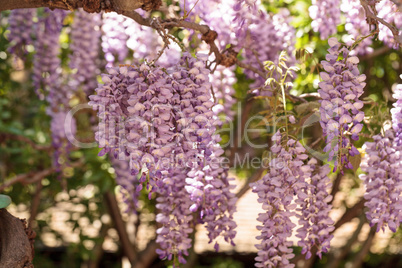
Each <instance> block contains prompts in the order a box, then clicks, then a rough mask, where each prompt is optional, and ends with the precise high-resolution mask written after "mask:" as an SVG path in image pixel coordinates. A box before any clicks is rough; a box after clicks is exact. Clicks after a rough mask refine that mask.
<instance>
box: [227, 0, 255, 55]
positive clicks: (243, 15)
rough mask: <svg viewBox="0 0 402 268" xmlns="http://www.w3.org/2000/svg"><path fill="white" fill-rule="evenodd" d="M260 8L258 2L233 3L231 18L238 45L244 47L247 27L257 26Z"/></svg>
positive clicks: (241, 0)
mask: <svg viewBox="0 0 402 268" xmlns="http://www.w3.org/2000/svg"><path fill="white" fill-rule="evenodd" d="M260 7H261V1H260V0H239V1H235V4H234V6H233V10H234V11H235V16H234V18H233V24H234V30H235V34H236V38H237V39H238V45H239V46H240V47H241V46H244V41H245V40H246V38H247V34H248V33H247V32H248V27H249V26H250V25H252V24H258V23H259V19H258V17H259V16H258V15H259V14H258V12H259V9H260Z"/></svg>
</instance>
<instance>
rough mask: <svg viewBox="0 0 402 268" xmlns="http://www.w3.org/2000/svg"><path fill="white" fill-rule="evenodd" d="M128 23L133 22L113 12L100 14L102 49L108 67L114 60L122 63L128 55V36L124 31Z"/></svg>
mask: <svg viewBox="0 0 402 268" xmlns="http://www.w3.org/2000/svg"><path fill="white" fill-rule="evenodd" d="M128 23H135V22H134V21H133V20H129V19H127V18H125V17H123V16H122V15H119V14H117V13H115V12H111V13H104V14H103V16H102V49H103V52H104V53H105V59H106V62H107V66H108V67H111V66H113V64H114V62H115V61H117V62H119V63H124V60H125V59H126V57H127V55H128V48H127V44H126V43H127V39H128V36H127V34H126V32H125V28H126V27H127V24H128Z"/></svg>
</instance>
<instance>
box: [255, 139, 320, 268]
mask: <svg viewBox="0 0 402 268" xmlns="http://www.w3.org/2000/svg"><path fill="white" fill-rule="evenodd" d="M284 136H285V134H281V133H280V132H279V131H278V132H277V133H275V135H274V136H272V142H273V143H274V144H273V145H272V147H271V152H272V153H274V154H275V158H274V159H272V160H271V162H270V165H269V170H268V173H267V174H266V175H265V176H264V177H263V178H262V179H261V180H259V181H257V182H255V183H252V184H250V186H251V187H252V191H253V192H254V193H257V194H258V199H257V200H258V202H259V203H262V208H263V209H264V210H265V212H264V213H260V214H259V215H258V218H257V220H258V221H259V222H261V223H262V226H257V229H258V230H260V231H261V235H259V236H257V239H258V240H261V242H260V243H259V244H258V245H256V247H257V249H258V256H257V257H256V259H255V260H256V261H257V263H256V265H255V266H256V267H294V264H290V262H289V260H290V259H291V258H293V257H294V254H293V253H292V252H293V250H292V248H291V246H292V242H291V241H289V240H288V239H289V238H290V236H291V235H292V231H293V229H294V227H295V226H296V225H295V224H294V223H292V221H291V219H290V218H291V217H292V216H296V215H297V214H296V207H297V204H299V205H300V204H303V203H304V202H305V199H306V198H307V196H306V194H305V191H306V190H305V189H306V180H307V178H309V177H310V175H311V171H312V167H310V166H309V165H305V164H304V162H303V160H306V159H307V158H308V156H307V155H306V154H304V152H305V149H304V147H303V146H302V145H301V144H300V143H299V142H297V141H295V140H293V139H289V140H288V141H286V139H285V138H284ZM293 201H295V203H294V202H293ZM305 229H306V228H305ZM305 232H308V230H307V229H306V230H305ZM309 242H310V241H309ZM315 242H317V241H315Z"/></svg>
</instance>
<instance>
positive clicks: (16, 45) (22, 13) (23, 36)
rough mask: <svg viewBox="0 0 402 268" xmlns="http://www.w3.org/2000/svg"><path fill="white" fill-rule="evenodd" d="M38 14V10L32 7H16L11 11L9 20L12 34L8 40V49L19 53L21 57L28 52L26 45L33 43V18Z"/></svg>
mask: <svg viewBox="0 0 402 268" xmlns="http://www.w3.org/2000/svg"><path fill="white" fill-rule="evenodd" d="M35 15H36V10H35V9H33V8H31V9H24V8H22V9H14V10H12V11H11V13H10V17H9V19H8V22H9V24H10V26H9V27H8V29H9V30H10V34H9V35H8V40H9V42H10V46H9V47H8V51H9V52H11V53H13V54H16V55H18V56H19V57H24V55H25V54H26V53H27V51H26V47H25V46H26V45H30V44H32V43H33V40H32V35H33V34H34V30H33V28H34V22H33V18H34V16H35Z"/></svg>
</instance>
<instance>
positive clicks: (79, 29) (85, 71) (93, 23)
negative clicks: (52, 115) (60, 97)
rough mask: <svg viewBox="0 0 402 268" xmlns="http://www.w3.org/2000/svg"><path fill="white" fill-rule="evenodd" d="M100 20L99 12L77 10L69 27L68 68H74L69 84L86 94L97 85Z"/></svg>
mask: <svg viewBox="0 0 402 268" xmlns="http://www.w3.org/2000/svg"><path fill="white" fill-rule="evenodd" d="M101 22H102V21H101V15H100V14H95V13H93V14H90V13H87V12H85V11H83V10H78V11H76V12H75V17H74V21H73V25H72V27H71V45H70V48H71V51H72V54H70V68H71V69H72V70H75V73H73V74H72V77H71V80H72V81H73V84H72V85H71V86H72V87H75V88H78V87H81V88H82V90H83V91H84V92H85V93H86V94H89V93H90V92H92V91H93V90H94V89H95V88H96V86H97V82H96V75H98V74H99V59H98V57H99V49H100V36H101V32H100V26H101Z"/></svg>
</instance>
